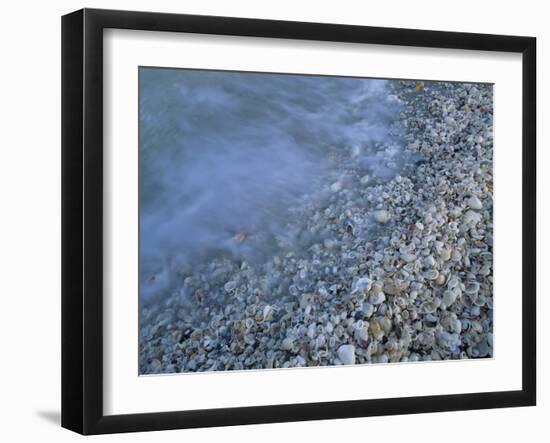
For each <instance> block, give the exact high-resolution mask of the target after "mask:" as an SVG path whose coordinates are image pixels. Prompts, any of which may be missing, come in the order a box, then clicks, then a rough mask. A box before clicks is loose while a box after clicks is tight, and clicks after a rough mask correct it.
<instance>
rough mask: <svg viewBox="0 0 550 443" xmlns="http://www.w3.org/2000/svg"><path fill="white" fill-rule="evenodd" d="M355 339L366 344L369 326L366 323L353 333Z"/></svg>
mask: <svg viewBox="0 0 550 443" xmlns="http://www.w3.org/2000/svg"><path fill="white" fill-rule="evenodd" d="M355 337H356V338H357V339H358V340H363V341H364V342H367V341H368V340H369V324H368V323H367V324H366V325H364V326H363V327H362V328H360V329H357V330H356V331H355Z"/></svg>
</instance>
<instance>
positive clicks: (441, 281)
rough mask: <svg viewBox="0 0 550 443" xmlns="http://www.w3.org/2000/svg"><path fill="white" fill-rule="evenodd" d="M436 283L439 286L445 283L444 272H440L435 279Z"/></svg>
mask: <svg viewBox="0 0 550 443" xmlns="http://www.w3.org/2000/svg"><path fill="white" fill-rule="evenodd" d="M434 283H435V284H436V285H439V286H441V285H443V284H444V283H445V276H444V275H443V274H439V275H438V276H437V278H436V279H435V280H434Z"/></svg>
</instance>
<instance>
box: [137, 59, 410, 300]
mask: <svg viewBox="0 0 550 443" xmlns="http://www.w3.org/2000/svg"><path fill="white" fill-rule="evenodd" d="M139 94H140V98H139V110H140V111H139V112H140V114H139V119H140V120H139V127H140V129H139V131H140V132H139V136H140V138H139V140H140V143H139V154H140V155H139V171H140V178H139V189H140V214H139V217H140V238H139V241H140V299H141V301H142V302H144V303H146V302H149V301H150V300H157V299H158V298H159V297H161V296H162V295H163V294H167V293H168V292H169V291H171V290H173V289H174V287H175V286H177V285H178V271H179V270H181V269H186V270H187V271H186V272H192V270H193V268H194V267H198V266H201V265H203V264H204V263H207V262H208V260H209V259H210V258H211V257H213V256H216V255H218V256H219V255H220V254H222V255H225V256H227V257H229V258H231V257H237V258H238V257H243V256H244V257H246V258H247V260H256V261H261V260H262V259H264V258H265V257H266V256H269V255H270V254H273V253H275V250H274V249H272V248H275V246H273V247H272V246H270V243H269V242H268V241H267V242H265V246H264V247H262V249H263V250H251V249H250V248H248V247H247V242H243V241H236V239H237V240H242V239H243V238H245V237H246V236H247V235H249V234H250V233H255V232H261V233H262V234H263V235H264V237H266V238H269V237H270V236H280V235H292V233H291V232H290V233H289V230H288V224H289V222H291V221H292V220H291V218H292V211H291V209H292V208H295V207H299V206H300V205H302V204H304V202H306V201H310V202H311V201H316V202H317V201H318V204H320V205H322V204H323V197H322V195H323V189H326V188H327V186H330V184H331V183H333V181H334V180H337V179H338V177H339V176H340V175H341V174H343V173H345V172H346V170H348V169H350V168H351V169H357V170H359V172H360V173H365V174H371V175H373V176H374V177H375V178H376V179H377V180H387V179H389V178H391V177H393V176H394V175H395V174H396V173H397V171H398V170H399V168H400V164H401V163H402V161H403V160H402V158H403V156H402V155H401V154H402V140H401V132H400V128H399V124H398V121H399V113H400V110H401V109H402V103H401V102H399V101H398V100H397V99H396V98H395V96H394V95H393V94H392V93H391V89H390V83H389V82H388V81H386V80H378V79H362V78H346V77H327V76H312V75H287V74H265V73H243V72H226V71H204V70H187V69H162V68H140V80H139ZM381 153H384V158H382V157H381ZM388 156H389V157H390V158H391V159H393V161H390V162H388V161H387V159H388ZM289 241H295V239H293V238H289Z"/></svg>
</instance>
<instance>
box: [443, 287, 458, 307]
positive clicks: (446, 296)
mask: <svg viewBox="0 0 550 443" xmlns="http://www.w3.org/2000/svg"><path fill="white" fill-rule="evenodd" d="M460 294H461V291H460V289H458V288H453V289H447V290H446V291H445V292H444V293H443V305H444V306H445V308H448V307H450V306H452V305H453V303H454V302H455V301H456V299H457V298H458V297H459V296H460Z"/></svg>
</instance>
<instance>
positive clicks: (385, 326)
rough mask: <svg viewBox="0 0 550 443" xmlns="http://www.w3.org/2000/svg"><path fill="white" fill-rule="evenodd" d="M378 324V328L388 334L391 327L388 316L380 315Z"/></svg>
mask: <svg viewBox="0 0 550 443" xmlns="http://www.w3.org/2000/svg"><path fill="white" fill-rule="evenodd" d="M378 324H379V325H380V328H381V329H382V330H383V331H384V332H385V333H386V334H389V333H390V331H391V328H392V321H391V320H390V319H389V318H388V317H382V318H380V319H378Z"/></svg>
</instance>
